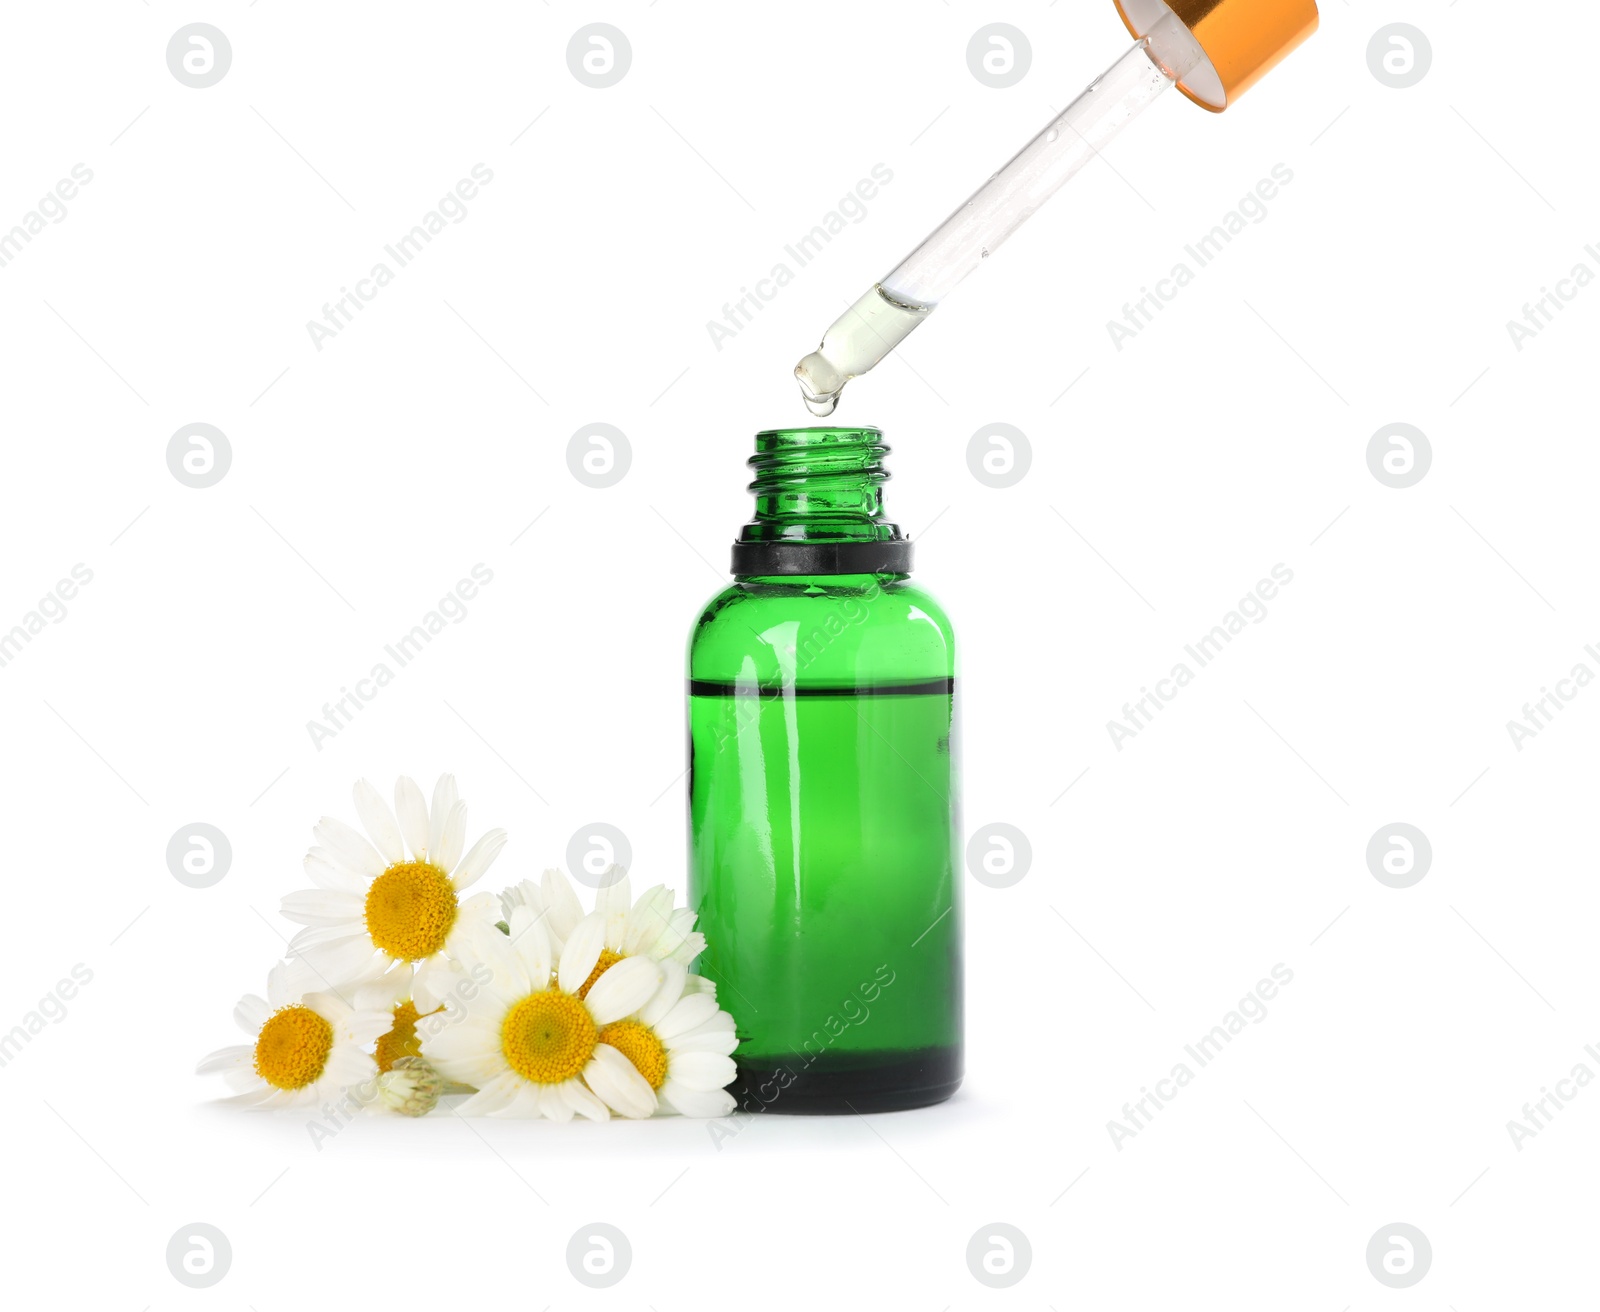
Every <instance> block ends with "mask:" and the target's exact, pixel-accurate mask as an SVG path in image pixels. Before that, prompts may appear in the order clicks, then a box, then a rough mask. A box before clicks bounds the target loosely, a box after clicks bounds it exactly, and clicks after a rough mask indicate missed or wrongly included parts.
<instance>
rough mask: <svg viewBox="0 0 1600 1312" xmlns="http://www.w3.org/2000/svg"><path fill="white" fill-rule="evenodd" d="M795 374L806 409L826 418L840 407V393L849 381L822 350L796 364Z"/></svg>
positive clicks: (819, 417)
mask: <svg viewBox="0 0 1600 1312" xmlns="http://www.w3.org/2000/svg"><path fill="white" fill-rule="evenodd" d="M794 376H795V378H796V380H797V381H798V382H799V384H800V396H801V398H802V399H803V400H804V401H805V403H806V409H807V410H809V411H811V413H812V414H814V415H815V416H816V417H817V418H818V419H826V418H827V417H828V416H829V415H831V414H832V413H833V412H834V411H835V410H836V409H838V406H839V394H840V393H841V392H843V391H844V385H845V383H846V382H848V381H849V379H847V378H846V377H845V376H844V375H843V374H841V373H840V372H839V371H838V369H836V368H835V367H834V365H833V362H832V361H831V360H829V359H828V357H827V356H825V355H823V354H822V352H820V351H813V352H812V353H811V354H810V355H808V356H806V358H805V359H804V360H802V361H800V363H799V364H797V365H795V367H794Z"/></svg>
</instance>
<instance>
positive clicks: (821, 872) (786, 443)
mask: <svg viewBox="0 0 1600 1312" xmlns="http://www.w3.org/2000/svg"><path fill="white" fill-rule="evenodd" d="M887 450H888V448H887V447H886V446H884V445H883V435H882V434H881V433H880V432H879V431H878V430H877V429H875V428H802V429H783V430H777V431H772V432H765V433H760V434H758V435H757V437H756V454H755V456H754V457H753V458H752V459H751V461H750V464H751V466H752V468H754V469H755V471H756V479H755V482H754V483H752V484H751V491H752V492H754V493H755V498H756V514H755V519H754V520H753V521H752V522H751V523H749V524H747V525H746V526H745V528H744V531H743V532H742V533H741V535H740V537H739V540H738V542H737V543H736V544H735V545H734V548H733V574H734V583H733V585H732V586H731V587H728V588H726V589H724V590H723V591H722V592H720V593H718V594H717V596H715V597H714V598H712V600H711V601H710V603H709V604H708V605H707V606H706V607H705V610H704V612H703V613H702V614H701V615H700V617H699V619H698V621H697V622H696V623H695V626H694V631H693V633H692V634H691V635H690V640H689V900H690V905H691V906H693V907H694V909H695V911H696V912H697V913H698V915H699V925H700V928H701V929H702V930H703V931H704V932H705V935H706V940H707V943H708V947H707V949H706V952H705V954H704V955H703V956H702V957H701V958H700V967H699V968H700V970H702V971H703V972H704V973H705V974H706V975H707V976H709V977H710V978H711V979H713V980H715V981H716V983H717V986H718V990H719V997H720V998H721V1000H722V1003H723V1005H724V1006H725V1007H726V1008H727V1009H728V1010H729V1011H730V1012H732V1013H733V1015H734V1017H735V1019H736V1021H737V1023H738V1029H739V1036H740V1044H739V1048H738V1050H737V1051H736V1052H735V1053H734V1060H735V1061H736V1063H737V1064H738V1067H739V1080H738V1082H737V1083H736V1084H735V1085H734V1090H733V1091H734V1093H735V1095H736V1096H737V1097H738V1098H739V1100H740V1103H741V1105H742V1106H744V1107H745V1108H746V1109H748V1110H767V1111H777V1112H850V1111H860V1112H867V1111H890V1110H894V1109H897V1108H905V1107H920V1106H925V1105H927V1104H929V1103H934V1102H939V1101H942V1100H943V1099H945V1098H948V1097H949V1096H950V1095H951V1094H952V1093H954V1092H955V1090H956V1088H957V1086H958V1085H959V1084H960V1083H961V1005H962V997H961V993H962V980H961V906H960V878H959V873H958V872H959V870H960V839H959V834H960V774H959V766H958V759H959V758H958V755H957V745H956V714H955V689H956V664H955V638H954V635H953V633H952V632H951V628H950V622H949V621H948V620H947V619H946V618H945V615H944V612H943V611H942V610H941V609H940V607H939V605H938V603H937V602H936V601H934V600H933V598H932V597H930V596H929V595H928V594H927V593H926V592H924V591H923V590H922V589H921V588H919V587H916V586H915V585H913V584H912V583H911V582H909V581H908V575H909V574H910V570H911V543H910V542H909V541H908V540H906V539H905V538H904V537H903V536H902V535H901V533H900V530H899V529H898V528H897V527H896V526H895V525H894V524H892V523H889V522H887V521H886V520H885V519H884V518H883V503H882V490H883V484H884V482H885V480H886V479H887V477H888V475H887V474H886V473H885V472H884V468H883V456H884V454H885V453H886V452H887Z"/></svg>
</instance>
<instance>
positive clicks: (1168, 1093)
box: [1106, 961, 1294, 1153]
mask: <svg viewBox="0 0 1600 1312" xmlns="http://www.w3.org/2000/svg"><path fill="white" fill-rule="evenodd" d="M1271 975H1272V978H1271V979H1262V980H1257V981H1256V986H1255V988H1253V989H1251V990H1250V992H1248V993H1246V994H1245V995H1244V997H1242V998H1240V999H1239V1001H1238V1004H1237V1005H1236V1006H1235V1007H1234V1008H1233V1009H1232V1010H1231V1011H1229V1012H1228V1014H1227V1015H1225V1016H1224V1017H1223V1018H1222V1019H1221V1020H1220V1021H1219V1022H1218V1023H1217V1024H1215V1025H1213V1026H1212V1027H1211V1029H1210V1030H1208V1031H1207V1032H1206V1033H1205V1034H1203V1035H1202V1036H1201V1037H1200V1038H1199V1039H1197V1040H1196V1041H1195V1042H1194V1043H1186V1044H1184V1046H1183V1052H1184V1056H1185V1057H1187V1058H1189V1059H1190V1060H1192V1061H1193V1062H1194V1065H1193V1066H1192V1067H1191V1066H1190V1065H1189V1062H1188V1061H1178V1062H1175V1063H1173V1067H1172V1069H1171V1070H1170V1071H1168V1072H1167V1074H1166V1076H1165V1078H1163V1079H1159V1080H1157V1081H1156V1082H1155V1088H1153V1089H1151V1088H1145V1087H1141V1088H1140V1090H1139V1096H1138V1097H1137V1098H1135V1099H1133V1100H1132V1101H1130V1102H1125V1103H1123V1104H1122V1120H1120V1121H1119V1120H1117V1119H1116V1118H1115V1117H1113V1118H1112V1119H1111V1120H1109V1121H1107V1122H1106V1133H1107V1134H1109V1135H1110V1136H1111V1146H1112V1147H1113V1148H1115V1149H1116V1150H1117V1151H1118V1152H1119V1153H1120V1152H1121V1151H1122V1145H1123V1143H1124V1142H1125V1141H1126V1140H1128V1139H1132V1138H1136V1137H1137V1136H1138V1134H1139V1132H1140V1131H1141V1130H1147V1129H1149V1128H1150V1124H1151V1122H1152V1121H1154V1120H1155V1118H1156V1114H1157V1113H1158V1112H1163V1111H1165V1110H1166V1108H1167V1104H1168V1103H1169V1102H1171V1101H1172V1100H1173V1099H1174V1098H1176V1097H1177V1096H1178V1094H1179V1093H1181V1092H1182V1091H1183V1089H1184V1088H1185V1087H1187V1086H1188V1085H1189V1084H1192V1083H1193V1082H1194V1078H1195V1074H1196V1072H1197V1071H1200V1070H1204V1069H1205V1068H1206V1067H1207V1066H1209V1065H1210V1064H1211V1063H1212V1062H1214V1061H1215V1060H1216V1059H1217V1058H1218V1057H1219V1056H1221V1055H1222V1053H1223V1051H1224V1050H1225V1049H1226V1048H1227V1046H1228V1045H1229V1044H1230V1043H1232V1042H1233V1041H1234V1039H1235V1038H1236V1037H1238V1036H1239V1035H1240V1034H1243V1033H1244V1032H1245V1030H1246V1029H1247V1028H1248V1027H1249V1026H1251V1025H1259V1024H1261V1022H1262V1021H1264V1020H1266V1018H1267V1014H1268V1013H1267V1003H1269V1002H1271V1001H1272V1000H1273V999H1274V998H1276V997H1277V996H1278V990H1279V988H1280V987H1284V986H1287V985H1288V984H1290V983H1292V982H1293V980H1294V971H1292V970H1290V969H1289V967H1288V966H1286V965H1284V964H1283V962H1281V961H1280V962H1278V964H1277V965H1275V966H1273V968H1272V970H1271Z"/></svg>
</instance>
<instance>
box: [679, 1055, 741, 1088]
mask: <svg viewBox="0 0 1600 1312" xmlns="http://www.w3.org/2000/svg"><path fill="white" fill-rule="evenodd" d="M668 1070H669V1071H670V1072H671V1074H672V1078H673V1080H674V1081H676V1082H677V1083H678V1084H681V1085H683V1086H684V1087H686V1088H690V1089H721V1088H724V1087H725V1086H727V1085H729V1084H732V1083H733V1079H734V1076H736V1075H737V1074H738V1073H739V1071H738V1068H737V1067H735V1066H734V1064H733V1058H732V1057H724V1056H722V1055H721V1054H720V1053H715V1052H684V1053H676V1052H675V1053H673V1054H672V1056H671V1058H670V1060H669V1063H668Z"/></svg>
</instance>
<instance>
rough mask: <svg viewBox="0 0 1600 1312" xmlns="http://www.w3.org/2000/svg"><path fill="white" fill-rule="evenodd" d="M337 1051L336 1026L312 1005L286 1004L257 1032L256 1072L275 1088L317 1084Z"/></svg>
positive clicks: (299, 1087) (297, 1087) (295, 1087)
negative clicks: (335, 1047) (335, 1046)
mask: <svg viewBox="0 0 1600 1312" xmlns="http://www.w3.org/2000/svg"><path fill="white" fill-rule="evenodd" d="M332 1051H333V1026H332V1025H330V1024H328V1022H327V1021H325V1020H323V1019H322V1017H321V1016H319V1015H317V1013H316V1012H314V1011H312V1010H311V1008H310V1007H301V1006H293V1007H284V1008H282V1009H281V1010H279V1011H276V1012H274V1013H273V1014H272V1015H271V1016H269V1017H268V1018H267V1023H266V1024H265V1025H263V1026H262V1027H261V1033H260V1034H258V1035H256V1074H257V1075H259V1076H260V1077H261V1078H262V1079H264V1080H265V1081H266V1082H267V1083H268V1084H270V1085H271V1086H272V1087H273V1088H274V1089H303V1088H305V1087H306V1085H308V1084H313V1083H315V1082H316V1079H317V1077H318V1076H319V1075H321V1074H322V1068H323V1067H324V1066H326V1065H327V1064H328V1054H329V1053H330V1052H332Z"/></svg>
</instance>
